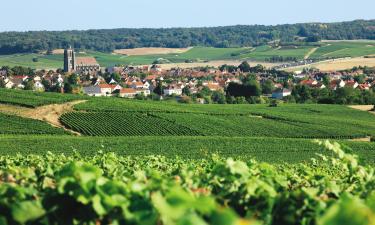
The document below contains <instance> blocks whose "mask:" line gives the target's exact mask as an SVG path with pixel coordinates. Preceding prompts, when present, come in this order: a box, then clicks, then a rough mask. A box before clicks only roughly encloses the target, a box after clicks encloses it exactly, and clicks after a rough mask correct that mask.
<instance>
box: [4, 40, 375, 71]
mask: <svg viewBox="0 0 375 225" xmlns="http://www.w3.org/2000/svg"><path fill="white" fill-rule="evenodd" d="M138 50H139V54H138V53H137V54H136V55H123V54H114V53H102V52H97V51H86V52H85V53H80V54H79V55H80V56H92V57H95V58H96V60H97V61H98V63H99V64H100V65H101V66H103V67H109V66H114V65H150V64H152V63H154V62H155V61H158V60H160V59H162V60H161V61H163V62H164V63H165V64H164V66H168V65H169V67H171V66H173V65H178V66H181V67H193V66H194V65H201V66H205V65H215V66H217V64H218V63H221V64H225V63H227V64H233V63H234V62H235V64H239V63H240V62H241V61H243V60H249V61H252V62H253V64H255V63H261V64H264V65H265V66H267V67H270V66H274V65H277V64H278V63H282V62H287V61H295V60H303V59H312V60H317V61H319V60H326V59H335V58H345V57H363V56H367V55H374V54H375V41H360V40H355V41H336V42H326V41H324V42H319V43H315V44H308V43H303V44H298V43H296V42H295V43H289V44H287V45H283V46H271V45H261V46H258V47H253V48H245V47H243V48H212V47H192V48H189V49H186V50H185V51H183V52H180V53H169V52H168V51H167V49H162V50H163V51H164V52H165V54H161V53H159V54H154V53H153V52H157V51H155V49H150V50H149V51H147V48H146V49H145V48H143V49H133V52H134V51H138ZM170 50H171V51H172V50H174V49H170ZM142 52H143V54H144V55H141V54H142ZM373 63H375V59H374V58H368V59H362V60H361V61H359V62H358V60H357V61H355V62H353V63H352V64H350V62H349V64H350V65H355V66H358V65H363V66H366V65H368V66H371V65H373ZM349 64H348V65H349ZM0 66H24V67H30V68H36V69H50V68H51V69H56V68H62V67H63V55H62V54H50V55H46V54H42V53H24V54H12V55H0ZM344 67H345V66H344ZM341 68H342V67H341ZM350 68H351V67H350Z"/></svg>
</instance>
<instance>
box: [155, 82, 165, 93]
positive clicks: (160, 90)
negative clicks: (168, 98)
mask: <svg viewBox="0 0 375 225" xmlns="http://www.w3.org/2000/svg"><path fill="white" fill-rule="evenodd" d="M154 93H155V94H157V95H163V93H164V87H163V84H162V82H161V81H159V82H158V84H157V85H156V87H155V89H154Z"/></svg>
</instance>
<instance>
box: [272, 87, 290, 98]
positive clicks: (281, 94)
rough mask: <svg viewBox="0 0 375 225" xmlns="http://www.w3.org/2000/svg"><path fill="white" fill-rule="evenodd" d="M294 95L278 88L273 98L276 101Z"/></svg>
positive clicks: (287, 90)
mask: <svg viewBox="0 0 375 225" xmlns="http://www.w3.org/2000/svg"><path fill="white" fill-rule="evenodd" d="M291 94H292V91H291V90H289V89H286V88H278V89H276V90H275V91H274V92H272V98H276V99H283V98H284V97H286V96H289V95H291Z"/></svg>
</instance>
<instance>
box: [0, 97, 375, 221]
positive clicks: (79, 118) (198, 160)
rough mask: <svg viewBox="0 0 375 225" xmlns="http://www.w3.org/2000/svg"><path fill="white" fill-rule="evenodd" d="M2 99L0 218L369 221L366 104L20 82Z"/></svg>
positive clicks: (371, 127) (374, 128) (370, 120)
mask: <svg viewBox="0 0 375 225" xmlns="http://www.w3.org/2000/svg"><path fill="white" fill-rule="evenodd" d="M59 97H61V99H59ZM0 99H3V102H2V103H0V198H1V200H2V201H0V209H1V210H0V219H1V221H3V222H4V221H5V222H4V224H16V225H21V224H51V223H58V224H75V223H79V224H113V223H118V224H142V225H143V224H150V225H151V224H152V225H153V224H165V225H175V224H202V225H207V224H215V225H238V224H249V225H250V224H253V225H258V224H259V225H260V224H269V225H271V224H285V225H289V224H290V225H292V224H300V221H311V224H320V225H333V224H340V225H341V224H355V223H354V222H355V221H358V220H361V221H365V222H364V223H359V224H363V225H371V223H367V222H366V221H373V219H375V212H374V210H373V205H374V204H373V203H374V191H373V190H374V188H373V186H374V183H375V178H374V176H373V173H374V169H373V166H374V165H375V142H369V138H366V141H363V137H367V136H374V135H375V133H374V132H375V120H374V118H375V117H374V116H375V115H374V114H371V113H369V112H365V111H360V110H357V109H352V108H349V107H347V106H342V105H308V104H306V105H297V104H282V105H279V106H277V107H268V106H267V105H198V104H178V103H176V102H160V101H136V100H124V99H120V98H98V97H97V98H95V97H86V98H82V97H79V96H78V97H77V98H75V97H73V96H70V95H62V94H57V93H32V92H26V91H19V90H0ZM82 99H84V100H85V101H82ZM78 100H79V101H78ZM74 104H75V105H74ZM65 106H69V107H65ZM56 108H59V110H58V112H57V111H54V110H55V109H56ZM28 112H33V115H31V114H29V113H28ZM50 113H52V114H55V117H56V119H59V120H60V122H61V124H64V125H65V127H60V128H58V127H57V128H56V127H54V126H51V125H54V124H52V123H51V121H49V120H45V119H44V117H43V114H45V116H48V115H49V114H50ZM34 114H38V118H34ZM59 116H60V117H59ZM58 117H59V118H58ZM62 128H65V130H64V129H62ZM66 128H70V129H73V130H75V131H76V132H79V133H80V135H81V136H76V135H73V134H72V133H71V132H67V131H66ZM69 131H70V130H69ZM75 134H76V133H75ZM316 138H324V139H330V141H328V140H327V141H325V142H322V141H318V140H313V139H316ZM333 142H335V143H333ZM342 212H350V213H347V215H346V214H343V213H342ZM351 213H355V218H354V219H353V218H352V217H353V216H352V214H351ZM348 216H349V217H350V218H348ZM317 221H318V222H317ZM332 221H339V222H338V223H332ZM341 221H345V222H343V223H342V222H341Z"/></svg>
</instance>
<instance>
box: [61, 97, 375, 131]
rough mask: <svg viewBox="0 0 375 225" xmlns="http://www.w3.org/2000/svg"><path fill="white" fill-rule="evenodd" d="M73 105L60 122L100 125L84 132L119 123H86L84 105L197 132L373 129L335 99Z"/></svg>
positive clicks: (98, 112) (363, 115) (368, 117)
mask: <svg viewBox="0 0 375 225" xmlns="http://www.w3.org/2000/svg"><path fill="white" fill-rule="evenodd" d="M74 108H75V109H76V110H78V111H80V112H75V113H72V114H70V118H68V119H66V118H64V116H63V118H64V120H63V122H64V123H65V124H66V125H68V126H69V127H71V128H72V129H73V130H77V131H78V130H79V129H81V128H82V127H86V128H88V127H90V128H91V129H94V127H95V128H96V129H98V130H99V131H97V132H91V133H90V132H89V133H88V134H89V135H94V136H95V135H98V133H103V132H104V133H105V132H107V135H109V136H110V135H119V133H116V134H114V133H113V132H112V131H113V130H118V129H120V127H121V125H120V124H119V123H116V122H115V120H111V121H113V123H112V122H111V124H112V127H111V128H105V127H99V126H95V125H93V124H92V126H87V122H85V121H86V120H84V119H81V118H82V116H84V114H85V112H83V111H87V112H93V113H91V114H89V115H90V116H94V118H95V119H93V118H91V119H88V120H89V121H101V120H100V118H106V117H108V118H109V117H111V116H112V115H118V117H119V118H127V115H128V113H129V112H132V113H141V114H142V117H143V119H146V120H147V119H148V118H149V119H150V121H152V120H153V119H154V118H158V119H163V120H164V121H165V123H166V124H168V123H169V124H170V125H172V124H178V125H180V126H183V127H188V128H189V129H190V130H191V131H195V135H198V136H199V135H201V136H270V137H290V138H293V137H301V138H356V137H366V136H374V135H375V120H374V117H373V115H372V114H370V113H368V112H362V111H358V110H355V109H351V108H348V107H345V106H339V105H297V104H288V105H281V106H279V107H276V108H270V107H268V106H266V105H236V106H233V105H184V104H178V103H166V102H154V101H134V100H124V99H115V98H113V99H105V98H98V99H93V100H90V101H88V102H85V103H83V104H78V105H75V106H74ZM73 115H75V116H76V118H74V116H73ZM120 115H123V116H120ZM202 121H204V122H202ZM151 123H152V122H151ZM116 127H117V128H116ZM121 129H122V128H121ZM160 129H162V126H160ZM124 134H127V135H128V132H125V133H124ZM191 134H194V133H191Z"/></svg>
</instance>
